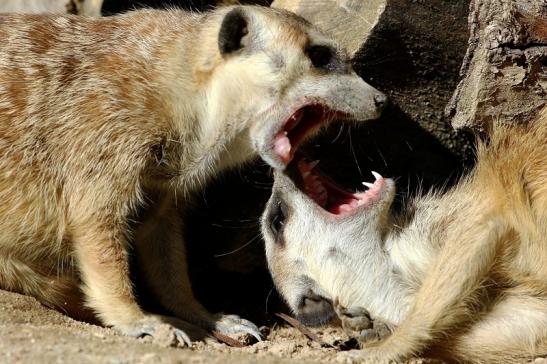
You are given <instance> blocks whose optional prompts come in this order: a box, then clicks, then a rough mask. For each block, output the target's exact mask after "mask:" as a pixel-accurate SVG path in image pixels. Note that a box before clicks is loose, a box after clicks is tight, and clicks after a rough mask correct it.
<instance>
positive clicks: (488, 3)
mask: <svg viewBox="0 0 547 364" xmlns="http://www.w3.org/2000/svg"><path fill="white" fill-rule="evenodd" d="M469 28H470V33H471V34H470V38H469V48H468V49H467V54H466V56H465V58H464V62H463V65H462V68H461V71H460V74H461V76H462V77H463V79H462V81H461V82H460V84H459V85H458V87H457V89H456V91H455V93H454V95H453V97H452V100H451V101H450V103H449V104H448V106H447V108H446V112H447V114H448V115H449V116H450V117H452V125H453V126H454V127H455V128H470V129H473V130H476V131H482V130H488V129H489V127H490V125H491V123H492V122H493V121H501V122H504V123H520V122H526V121H528V120H530V119H531V118H532V117H533V115H534V114H535V113H536V112H537V111H538V110H539V109H541V108H542V107H543V106H544V105H545V104H546V100H547V2H546V1H544V0H473V1H472V2H471V5H470V14H469Z"/></svg>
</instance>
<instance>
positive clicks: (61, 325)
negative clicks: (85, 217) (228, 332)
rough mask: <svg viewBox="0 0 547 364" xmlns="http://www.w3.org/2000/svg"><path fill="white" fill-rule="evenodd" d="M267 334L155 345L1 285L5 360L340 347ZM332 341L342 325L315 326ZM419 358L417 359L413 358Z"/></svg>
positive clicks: (1, 356) (274, 331)
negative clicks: (249, 340) (242, 341)
mask: <svg viewBox="0 0 547 364" xmlns="http://www.w3.org/2000/svg"><path fill="white" fill-rule="evenodd" d="M267 331H269V333H268V335H267V338H266V340H264V341H262V342H258V343H254V344H251V345H248V346H246V347H243V348H234V347H229V346H227V345H225V344H221V343H217V342H209V343H207V344H206V343H204V342H195V343H194V344H193V346H192V348H171V347H163V346H160V345H156V344H154V343H152V342H151V340H150V338H142V339H134V338H129V337H124V336H121V335H118V334H117V333H116V332H114V331H113V330H111V329H108V328H104V327H100V326H96V325H91V324H88V323H84V322H80V321H76V320H73V319H71V318H69V317H67V316H65V315H63V314H62V313H60V312H57V311H55V310H51V309H48V308H46V307H44V306H42V305H41V304H40V303H38V302H37V301H36V300H35V299H34V298H32V297H27V296H22V295H19V294H16V293H11V292H6V291H0V336H1V337H2V340H0V362H2V363H60V364H61V363H82V364H85V363H110V364H125V363H142V364H145V363H195V364H199V363H211V364H215V363H219V364H220V363H256V362H258V361H259V362H260V363H264V364H268V363H320V362H324V363H333V362H341V360H342V359H341V358H338V357H337V352H338V349H335V348H325V347H321V345H320V344H319V343H317V342H314V341H311V340H309V339H307V338H306V337H305V336H304V335H303V334H302V333H301V332H300V331H298V330H296V329H294V328H292V327H287V326H283V325H274V326H273V327H272V328H271V329H269V330H267ZM312 331H313V332H314V333H315V334H316V335H318V336H319V337H321V339H322V340H323V341H325V342H326V343H328V344H331V345H334V346H339V345H341V344H343V343H344V342H346V341H347V336H346V335H345V334H344V333H343V332H342V330H341V329H340V328H337V327H329V328H323V329H312ZM415 362H416V361H414V363H415Z"/></svg>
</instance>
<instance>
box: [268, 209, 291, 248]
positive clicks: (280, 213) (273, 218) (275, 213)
mask: <svg viewBox="0 0 547 364" xmlns="http://www.w3.org/2000/svg"><path fill="white" fill-rule="evenodd" d="M287 216H288V209H287V206H286V205H285V203H284V202H283V201H281V200H278V201H277V203H276V204H275V207H274V208H273V209H272V211H271V212H270V216H269V222H270V230H271V232H272V233H273V235H274V237H275V239H276V241H281V239H280V238H281V233H282V232H283V228H284V227H285V221H286V219H287Z"/></svg>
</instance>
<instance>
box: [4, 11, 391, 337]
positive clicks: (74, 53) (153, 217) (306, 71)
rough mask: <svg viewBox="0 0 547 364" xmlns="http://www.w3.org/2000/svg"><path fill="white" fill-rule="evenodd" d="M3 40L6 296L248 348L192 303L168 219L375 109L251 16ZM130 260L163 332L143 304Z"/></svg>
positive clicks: (328, 50)
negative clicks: (249, 164)
mask: <svg viewBox="0 0 547 364" xmlns="http://www.w3.org/2000/svg"><path fill="white" fill-rule="evenodd" d="M0 38H1V39H2V40H3V46H2V47H1V49H0V201H2V203H1V204H0V287H1V288H3V289H7V290H12V291H17V292H21V293H24V294H28V295H32V296H34V297H36V298H37V299H38V300H40V301H41V302H42V303H44V304H46V305H48V306H51V307H55V308H57V309H60V310H63V311H65V312H67V313H69V314H70V315H72V316H75V317H86V318H87V317H94V318H97V319H98V320H99V321H100V322H101V323H102V324H104V325H106V326H111V327H113V328H114V329H116V330H117V331H119V332H121V333H123V334H126V335H130V336H137V337H138V336H143V335H151V336H153V337H155V335H159V334H157V333H158V332H160V331H161V332H165V331H166V330H164V328H167V331H168V332H169V335H170V337H171V339H172V341H173V344H177V343H178V344H181V345H185V344H188V345H189V344H190V343H191V339H192V337H196V338H199V337H203V336H204V335H207V333H208V332H210V331H213V330H216V331H218V332H221V333H224V334H233V333H242V332H246V333H250V334H252V335H255V336H256V337H257V338H260V333H259V331H258V329H257V328H256V326H255V325H254V324H252V323H251V322H249V321H247V320H244V319H241V318H239V317H237V316H233V315H213V314H210V313H209V312H207V311H206V310H205V309H204V308H203V307H202V306H201V305H200V304H199V303H198V302H197V301H196V299H195V298H194V296H193V294H192V289H191V285H190V281H189V279H188V275H187V271H186V261H185V251H184V245H183V238H182V232H183V224H182V221H181V218H180V215H179V211H178V209H179V208H180V209H184V207H185V204H186V203H187V202H188V199H189V198H190V196H191V195H192V193H194V192H196V191H198V190H200V189H202V188H203V186H204V185H205V184H206V183H207V181H208V180H209V179H211V178H212V177H214V176H215V175H217V174H218V173H219V172H220V171H222V170H225V169H228V168H232V167H236V166H238V165H241V164H242V163H245V162H246V161H249V160H250V159H252V158H254V157H255V156H260V157H261V158H262V159H263V160H264V161H266V162H267V163H268V164H270V165H271V166H273V167H276V168H278V169H282V168H284V167H285V165H286V164H287V163H289V162H290V160H291V159H292V157H293V155H294V151H295V149H296V148H297V147H298V145H299V144H300V143H302V142H303V140H304V139H305V138H306V137H308V136H309V135H311V134H313V133H314V132H315V131H316V130H317V129H318V128H320V127H321V125H323V124H325V123H326V122H328V121H330V120H331V119H333V118H335V117H337V118H342V119H343V118H352V119H355V120H366V119H373V118H376V117H378V115H379V113H380V112H381V109H382V107H383V106H384V105H385V102H386V97H385V96H384V95H383V94H382V93H380V92H379V91H377V90H375V89H374V88H373V87H371V86H369V85H368V84H367V83H365V82H364V81H363V80H362V79H361V78H360V77H358V76H357V75H356V74H355V72H354V71H353V70H352V68H351V65H350V61H349V59H348V58H347V56H346V54H345V52H344V51H343V50H342V49H339V48H338V47H337V45H336V43H335V42H334V41H333V40H332V39H331V38H330V37H328V36H327V35H325V34H324V33H322V32H320V31H319V30H317V29H316V28H315V27H313V26H312V25H311V24H309V23H308V22H306V21H305V20H303V19H302V18H300V17H298V16H296V15H294V14H292V13H289V12H287V11H281V10H275V9H269V8H263V7H246V6H233V7H226V8H221V9H218V10H215V11H212V12H208V13H203V14H197V13H187V12H184V11H181V10H169V11H160V10H140V11H134V12H129V13H127V14H124V15H119V16H115V17H109V18H90V17H77V16H70V15H47V16H37V15H0ZM130 248H134V252H135V253H134V254H135V255H136V261H137V262H138V264H139V265H140V266H141V267H140V269H141V270H142V271H143V272H144V274H145V276H146V277H147V284H148V285H149V286H150V290H151V291H152V292H153V294H154V295H155V298H156V299H157V301H159V303H160V304H161V305H162V306H163V308H164V309H166V310H167V311H168V312H169V313H170V314H171V315H172V316H160V315H154V314H151V313H148V312H144V311H143V310H142V308H141V307H140V306H139V305H138V303H137V301H136V299H135V296H134V293H133V289H132V284H131V281H130V277H129V272H128V254H129V249H130ZM160 327H161V328H162V330H158V328H160Z"/></svg>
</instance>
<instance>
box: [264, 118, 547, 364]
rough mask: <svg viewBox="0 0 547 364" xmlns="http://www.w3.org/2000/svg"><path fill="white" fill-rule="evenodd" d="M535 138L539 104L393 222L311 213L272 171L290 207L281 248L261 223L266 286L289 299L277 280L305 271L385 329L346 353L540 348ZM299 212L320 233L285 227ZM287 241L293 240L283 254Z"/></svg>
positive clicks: (541, 193)
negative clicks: (449, 183) (271, 281)
mask: <svg viewBox="0 0 547 364" xmlns="http://www.w3.org/2000/svg"><path fill="white" fill-rule="evenodd" d="M546 141H547V109H545V110H543V112H542V113H541V114H540V116H539V117H538V119H537V120H533V121H531V122H530V124H529V125H526V126H524V125H522V126H514V127H509V126H501V125H498V126H497V127H496V128H495V130H494V131H493V135H492V137H491V139H490V141H489V142H487V143H479V147H478V164H477V166H476V168H475V170H474V171H473V173H471V175H470V176H469V177H467V178H465V179H464V180H463V181H461V182H460V183H459V184H458V185H457V186H456V187H455V188H453V189H452V190H451V191H449V192H448V193H446V194H444V195H442V196H439V195H429V196H426V197H423V198H419V199H418V200H416V201H415V203H414V212H413V215H412V216H407V217H404V218H403V219H396V220H394V221H382V219H376V218H374V219H372V220H367V219H369V217H365V216H366V215H365V214H367V212H366V211H363V214H362V215H360V214H359V213H357V214H356V215H355V216H354V217H351V216H350V217H347V218H346V219H341V220H340V219H339V220H338V221H336V219H333V218H332V217H323V216H322V215H321V214H319V213H317V211H316V210H310V208H312V207H313V206H311V204H309V201H304V200H303V199H302V196H301V194H299V192H298V191H297V190H296V189H294V187H287V186H288V183H289V182H288V180H287V179H286V178H285V177H283V176H282V175H281V174H278V175H277V179H278V180H279V182H278V181H276V184H277V185H278V187H277V189H276V191H277V192H278V193H280V194H281V195H282V196H283V197H282V198H283V199H284V200H285V201H286V202H288V204H289V205H290V206H289V209H290V211H291V212H290V213H289V217H288V221H287V222H286V223H285V226H284V233H283V237H284V240H285V243H284V246H283V247H277V246H275V245H274V243H273V241H272V239H273V238H272V236H271V233H270V232H269V231H268V230H267V225H266V223H265V224H264V227H263V230H264V231H265V236H266V239H267V252H268V254H269V262H270V267H271V269H272V273H273V275H274V278H275V279H276V283H277V284H278V286H279V287H281V290H282V291H283V292H284V294H285V296H286V297H287V298H288V300H289V302H291V301H290V297H293V295H295V294H296V293H295V292H296V288H295V287H294V286H290V285H289V282H290V279H289V278H290V277H294V276H297V275H306V276H308V278H309V279H310V280H312V281H313V282H314V284H316V285H317V286H318V287H317V290H321V294H323V295H324V296H325V297H329V298H330V299H335V298H336V299H338V300H340V302H342V303H343V305H344V306H350V307H359V306H360V307H364V308H366V309H368V310H369V311H370V314H371V315H372V317H373V318H375V319H377V320H379V321H384V320H385V321H387V322H389V323H390V324H392V325H393V326H396V328H395V330H394V332H393V334H392V335H391V336H389V337H388V338H387V339H385V340H384V341H382V342H380V343H379V344H378V343H372V344H368V345H366V344H365V349H363V350H362V351H358V352H351V353H350V354H349V356H350V357H351V358H352V360H355V359H359V360H370V361H371V362H388V361H390V360H395V361H400V360H404V359H407V358H409V357H412V356H415V355H424V354H426V355H439V356H441V357H445V358H449V359H450V360H458V361H464V362H476V363H501V362H503V363H507V362H515V363H516V362H522V361H524V360H526V359H529V358H533V357H534V356H541V355H546V354H547V264H546V263H547V143H546ZM382 206H383V207H382V208H383V209H385V208H389V204H386V203H385V202H382ZM386 206H387V207H386ZM301 216H306V218H307V219H309V216H313V221H314V223H315V224H316V226H313V229H321V232H320V233H319V234H320V235H317V236H316V235H314V233H310V230H309V229H310V228H309V227H302V228H301V229H300V231H297V228H296V226H297V225H299V224H300V223H301V221H300V219H301V218H302V217H301ZM360 221H364V222H363V224H362V225H360V224H361V222H360ZM317 225H319V226H322V227H318V226H317ZM304 237H306V238H304ZM304 239H313V243H311V242H310V245H308V243H307V242H306V243H304ZM291 244H294V245H297V246H299V247H295V248H292V249H294V250H293V251H290V252H289V250H288V249H289V247H290V246H291ZM306 249H307V250H306ZM297 250H299V251H300V252H301V253H297V252H296V251H297ZM318 250H321V251H326V250H329V251H330V252H331V253H332V252H336V254H334V255H336V256H337V257H332V256H331V257H325V255H321V256H318V255H317V254H318V253H317V252H316V251H318ZM297 257H298V258H297ZM297 261H298V262H299V264H300V269H299V270H296V269H295V268H294V262H297ZM315 261H320V263H318V264H320V265H321V267H322V274H319V273H316V269H315V268H314V265H313V264H314V263H313V262H315ZM291 263H292V264H291ZM291 287H292V288H291ZM314 289H315V288H314ZM291 292H292V293H291ZM376 296H377V297H381V300H380V301H378V300H377V299H376Z"/></svg>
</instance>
